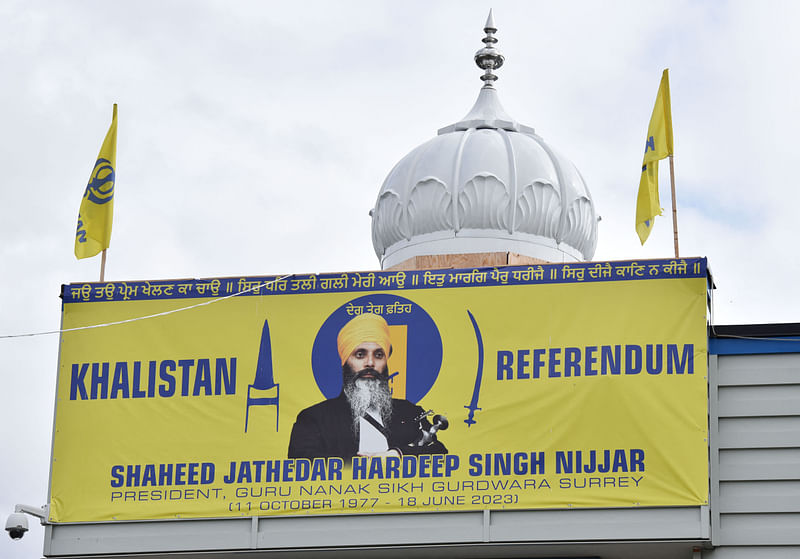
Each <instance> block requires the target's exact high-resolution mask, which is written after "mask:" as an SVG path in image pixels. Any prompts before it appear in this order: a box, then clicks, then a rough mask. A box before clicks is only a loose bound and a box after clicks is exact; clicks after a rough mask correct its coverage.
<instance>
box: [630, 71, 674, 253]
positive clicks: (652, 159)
mask: <svg viewBox="0 0 800 559" xmlns="http://www.w3.org/2000/svg"><path fill="white" fill-rule="evenodd" d="M672 154H673V148H672V107H671V102H670V97H669V70H668V69H667V70H664V73H663V74H662V76H661V85H660V86H659V87H658V95H657V96H656V105H655V107H654V108H653V115H652V116H651V117H650V126H649V127H648V128H647V140H646V141H645V146H644V161H643V162H642V177H641V179H640V180H639V194H638V196H637V197H636V233H637V234H638V235H639V240H640V241H641V242H642V244H644V242H645V241H646V240H647V237H649V236H650V232H651V231H652V229H653V222H654V218H655V217H656V216H657V215H661V203H660V202H659V199H658V162H659V161H660V160H661V159H664V158H666V157H669V156H671V155H672Z"/></svg>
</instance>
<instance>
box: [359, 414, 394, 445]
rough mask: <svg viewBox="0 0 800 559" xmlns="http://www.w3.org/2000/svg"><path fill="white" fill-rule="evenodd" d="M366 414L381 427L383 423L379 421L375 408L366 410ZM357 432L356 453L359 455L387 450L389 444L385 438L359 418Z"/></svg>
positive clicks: (379, 417) (379, 416)
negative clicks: (358, 434)
mask: <svg viewBox="0 0 800 559" xmlns="http://www.w3.org/2000/svg"><path fill="white" fill-rule="evenodd" d="M367 413H368V414H370V415H371V416H372V418H373V419H375V420H376V421H377V422H378V423H380V424H381V425H383V421H381V414H380V412H379V411H378V410H377V409H375V408H370V409H368V410H367ZM358 423H359V425H358V430H359V433H360V436H359V439H358V452H359V453H364V454H367V453H374V452H385V451H387V450H389V442H388V441H387V440H386V437H384V436H383V433H381V432H380V431H378V430H377V429H376V428H375V426H374V425H372V423H370V422H369V421H367V420H366V419H364V418H363V417H360V418H359V419H358Z"/></svg>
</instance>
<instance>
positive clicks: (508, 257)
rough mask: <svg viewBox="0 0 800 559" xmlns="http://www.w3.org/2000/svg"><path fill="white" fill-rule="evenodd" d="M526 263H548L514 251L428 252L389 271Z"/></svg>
mask: <svg viewBox="0 0 800 559" xmlns="http://www.w3.org/2000/svg"><path fill="white" fill-rule="evenodd" d="M525 264H548V262H547V261H546V260H541V259H539V258H532V257H530V256H524V255H522V254H516V253H514V252H480V253H474V254H428V255H425V256H413V257H411V258H409V259H408V260H403V261H402V262H400V263H399V264H395V265H394V266H391V267H389V268H386V270H387V271H396V272H399V271H405V270H441V269H450V268H482V267H489V266H524V265H525Z"/></svg>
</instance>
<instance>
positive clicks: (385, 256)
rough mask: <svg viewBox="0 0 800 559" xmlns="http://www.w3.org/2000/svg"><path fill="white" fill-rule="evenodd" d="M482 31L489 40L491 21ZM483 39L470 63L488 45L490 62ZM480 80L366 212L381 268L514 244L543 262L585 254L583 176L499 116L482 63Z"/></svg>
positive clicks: (589, 214)
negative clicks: (455, 115) (459, 112)
mask: <svg viewBox="0 0 800 559" xmlns="http://www.w3.org/2000/svg"><path fill="white" fill-rule="evenodd" d="M490 20H491V15H490ZM487 29H488V30H489V32H487V36H489V39H490V41H493V42H496V39H494V38H493V37H492V36H491V32H492V31H496V29H494V28H493V22H492V24H491V25H490V22H487ZM484 42H485V43H486V44H487V45H488V47H489V48H488V49H483V50H482V51H478V54H477V55H476V62H477V61H478V57H479V55H481V54H483V55H484V56H485V57H487V55H486V54H485V53H486V52H487V51H488V50H491V51H492V53H491V54H492V56H494V57H495V60H494V61H493V63H494V65H493V66H492V68H498V67H499V66H500V65H502V55H500V54H499V53H497V52H496V51H495V50H494V49H493V47H492V44H493V43H492V42H487V40H486V39H484ZM498 58H499V61H498V60H497V59H498ZM479 65H480V64H479ZM484 67H485V66H484ZM481 79H483V80H484V81H485V83H486V85H484V86H483V88H482V89H481V91H480V94H479V95H478V100H477V101H476V103H475V106H474V107H473V108H472V110H471V111H470V112H469V114H467V116H465V117H464V118H463V119H462V120H461V121H460V122H458V123H456V124H453V125H451V126H447V127H445V128H442V129H441V130H439V135H438V136H436V137H435V138H433V139H432V140H430V141H428V142H426V143H424V144H422V145H421V146H419V147H417V148H416V149H414V150H413V151H412V152H411V153H409V154H408V155H406V156H405V157H404V158H403V159H401V160H400V162H399V163H398V164H397V165H395V167H394V169H392V171H391V172H390V173H389V176H388V177H386V180H385V181H384V183H383V186H382V187H381V190H380V192H379V193H378V200H377V202H376V203H375V207H374V208H373V210H372V211H371V212H370V214H371V215H372V244H373V246H374V247H375V253H376V254H377V255H378V258H379V259H380V261H381V267H382V268H384V269H385V268H390V267H392V266H395V265H397V264H399V263H401V262H403V261H405V260H408V259H409V258H412V257H415V256H425V255H441V254H462V253H463V254H473V253H487V252H514V253H517V254H521V255H524V256H529V257H532V258H537V259H541V260H545V261H548V262H578V261H583V260H591V258H592V256H593V255H594V250H595V246H596V244H597V216H596V214H595V209H594V204H593V202H592V198H591V195H590V194H589V190H588V189H587V188H586V184H585V183H584V181H583V177H581V174H580V173H579V172H578V170H577V169H576V168H575V166H574V165H573V164H572V163H571V162H570V161H569V160H567V159H566V158H565V157H563V156H562V155H560V154H559V153H558V152H556V151H555V150H554V149H553V148H552V147H550V146H549V145H547V144H546V143H545V142H544V140H542V138H541V137H539V136H538V135H536V134H535V133H534V130H533V128H530V127H527V126H524V125H520V124H518V123H517V122H515V121H514V120H513V119H512V118H511V117H510V116H508V115H507V114H506V112H505V110H504V109H503V107H502V106H501V104H500V101H499V99H498V96H497V91H496V90H495V89H494V87H493V86H492V81H494V80H495V79H496V77H495V76H494V75H493V74H491V68H490V69H489V70H487V72H486V75H485V76H483V77H482V78H481Z"/></svg>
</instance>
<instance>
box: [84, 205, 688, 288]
mask: <svg viewBox="0 0 800 559" xmlns="http://www.w3.org/2000/svg"><path fill="white" fill-rule="evenodd" d="M674 197H675V195H674V190H673V198H674ZM675 242H677V241H675ZM676 246H677V245H676ZM106 250H108V249H105V248H104V249H103V257H102V258H101V259H100V281H101V282H102V281H103V278H104V277H105V275H106ZM675 250H676V251H677V249H675ZM675 256H677V254H676V255H675Z"/></svg>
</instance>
